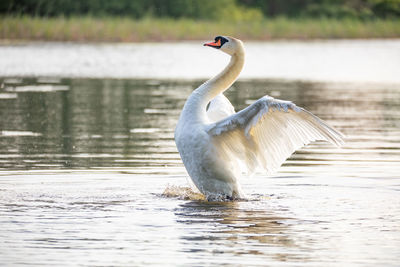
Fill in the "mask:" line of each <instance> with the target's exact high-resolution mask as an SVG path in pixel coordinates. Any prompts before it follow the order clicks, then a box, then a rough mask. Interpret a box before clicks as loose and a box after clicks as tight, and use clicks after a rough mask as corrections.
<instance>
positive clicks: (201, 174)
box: [175, 36, 343, 200]
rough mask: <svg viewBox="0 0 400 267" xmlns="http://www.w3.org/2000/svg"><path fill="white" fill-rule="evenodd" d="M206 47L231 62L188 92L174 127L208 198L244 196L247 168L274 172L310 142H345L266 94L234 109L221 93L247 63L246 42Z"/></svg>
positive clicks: (186, 159) (231, 41)
mask: <svg viewBox="0 0 400 267" xmlns="http://www.w3.org/2000/svg"><path fill="white" fill-rule="evenodd" d="M206 45H208V46H212V47H215V48H218V49H220V50H221V51H223V52H225V53H227V54H229V55H231V61H230V63H229V65H228V66H227V67H226V68H225V69H224V70H223V71H222V72H221V73H220V74H219V75H217V76H216V77H214V78H213V79H211V80H209V81H207V82H206V83H204V84H203V85H201V86H200V87H199V88H197V89H196V90H195V91H194V92H193V93H192V94H191V95H190V97H189V98H188V100H187V101H186V103H185V106H184V108H183V110H182V113H181V116H180V118H179V121H178V125H177V127H176V130H175V142H176V145H177V148H178V150H179V153H180V155H181V158H182V161H183V163H184V165H185V167H186V169H187V171H188V173H189V175H190V177H191V179H192V180H193V182H194V184H195V185H196V187H197V188H198V189H199V191H200V192H202V193H203V194H204V195H205V196H206V197H207V199H209V200H225V199H234V198H243V197H244V194H243V192H242V190H241V188H240V185H239V183H238V179H239V178H240V176H241V174H242V173H243V172H246V173H248V174H250V173H252V172H254V171H255V170H257V169H261V170H262V169H263V170H265V171H266V172H268V173H272V172H274V171H276V170H277V169H278V168H279V167H280V166H281V165H282V163H283V162H284V161H285V160H286V159H287V158H288V157H289V156H290V155H291V154H292V153H293V152H294V151H295V150H296V149H299V148H301V147H303V146H304V145H306V144H309V143H310V142H312V141H315V140H325V141H328V142H330V143H332V144H334V145H336V146H340V145H341V144H343V140H342V137H343V135H342V134H341V133H340V132H338V131H336V130H334V129H333V128H331V127H330V126H328V125H327V124H326V123H325V122H323V121H322V120H320V119H319V118H318V117H316V116H315V115H313V114H311V113H310V112H308V111H307V110H305V109H303V108H300V107H297V106H296V105H295V104H293V103H291V102H289V101H282V100H278V99H274V98H272V97H269V96H264V97H262V98H260V99H259V100H257V101H256V102H254V103H253V104H252V105H250V106H248V107H247V108H245V109H243V110H241V111H239V112H238V113H235V111H234V108H233V106H232V104H231V103H230V102H229V100H228V99H227V98H226V97H225V96H224V95H223V94H222V93H223V91H225V90H226V89H228V88H229V87H230V86H231V85H232V83H233V82H234V81H235V80H236V78H237V76H238V75H239V73H240V71H241V69H242V67H243V64H244V47H243V44H242V42H241V41H240V40H237V39H235V38H232V37H223V36H218V37H216V39H215V42H212V43H209V44H206ZM208 104H209V107H208V110H207V105H208Z"/></svg>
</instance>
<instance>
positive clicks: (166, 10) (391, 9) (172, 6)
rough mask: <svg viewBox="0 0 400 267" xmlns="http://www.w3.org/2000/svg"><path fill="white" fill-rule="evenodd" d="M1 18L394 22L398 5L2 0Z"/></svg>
mask: <svg viewBox="0 0 400 267" xmlns="http://www.w3.org/2000/svg"><path fill="white" fill-rule="evenodd" d="M0 14H2V15H15V16H18V15H31V16H39V17H56V16H65V17H70V16H96V17H98V16H124V17H131V18H135V19H140V18H143V17H166V18H176V19H179V18H192V19H203V20H229V19H234V20H241V19H247V20H251V19H260V18H269V17H278V16H284V17H290V18H292V17H294V18H298V17H307V18H309V17H312V18H319V17H325V18H338V19H341V18H355V19H374V18H386V19H387V18H389V19H390V18H399V17H400V0H285V1H282V0H2V1H0Z"/></svg>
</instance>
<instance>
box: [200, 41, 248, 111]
mask: <svg viewBox="0 0 400 267" xmlns="http://www.w3.org/2000/svg"><path fill="white" fill-rule="evenodd" d="M243 65H244V49H243V46H241V45H239V49H238V50H237V51H236V53H235V54H233V55H232V56H231V60H230V61H229V64H228V66H226V67H225V69H224V70H223V71H221V72H220V73H219V74H218V75H216V76H215V77H213V78H211V79H210V80H208V81H207V82H206V83H205V84H204V85H203V86H201V87H200V88H199V91H200V92H199V93H201V94H202V95H203V100H204V101H205V102H206V103H205V105H207V104H208V102H210V101H211V100H212V99H213V98H214V97H216V96H217V95H218V94H220V93H222V92H224V91H225V90H227V89H228V88H229V87H230V86H231V85H232V84H233V83H234V82H235V80H236V79H237V77H238V76H239V74H240V72H241V71H242V69H243Z"/></svg>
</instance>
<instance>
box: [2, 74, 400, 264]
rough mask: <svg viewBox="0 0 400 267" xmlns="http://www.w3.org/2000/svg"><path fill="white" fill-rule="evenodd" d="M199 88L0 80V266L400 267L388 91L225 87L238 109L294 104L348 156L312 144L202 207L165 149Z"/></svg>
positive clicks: (398, 107) (277, 84)
mask: <svg viewBox="0 0 400 267" xmlns="http://www.w3.org/2000/svg"><path fill="white" fill-rule="evenodd" d="M200 83H201V82H200V81H179V82H178V81H159V80H112V79H111V80H94V79H56V78H45V77H42V78H24V79H21V78H3V79H0V84H1V88H0V114H1V116H0V169H2V170H1V171H0V224H1V226H2V227H1V229H0V239H1V240H2V241H3V242H2V244H0V259H2V260H1V262H2V264H3V263H4V264H5V265H27V264H31V265H38V266H44V265H55V266H60V265H75V266H76V265H84V266H138V265H145V264H146V265H156V266H159V265H165V266H176V265H179V266H180V265H182V266H194V265H199V266H209V265H232V264H233V265H238V266H249V265H268V266H277V265H280V266H281V265H283V266H293V265H298V266H377V265H384V266H396V265H398V256H399V255H400V250H399V248H400V232H399V228H398V227H399V224H398V222H399V221H400V203H399V190H400V176H399V173H400V157H399V155H400V87H399V86H396V85H388V84H386V85H385V84H384V85H380V84H343V83H342V84H340V83H338V84H327V83H306V82H285V81H271V80H266V81H261V80H258V81H241V82H238V83H236V84H235V86H234V88H232V89H231V90H229V91H228V92H227V96H228V97H229V98H230V99H231V101H232V102H233V103H234V105H235V106H236V107H238V108H243V107H245V106H246V105H248V104H249V103H251V102H252V101H254V100H255V99H257V98H259V97H261V96H263V95H264V94H269V95H272V96H274V97H277V98H282V99H287V100H292V101H294V102H295V103H296V104H298V105H299V106H303V107H305V108H307V109H308V110H310V111H312V112H313V113H315V114H317V115H318V116H320V117H321V118H323V119H325V120H327V121H328V122H329V123H330V124H331V125H333V126H335V127H336V128H338V129H339V130H341V131H342V132H343V133H344V134H345V135H346V136H347V139H346V145H345V146H344V148H342V149H336V148H333V147H332V146H330V145H327V144H325V143H315V144H312V145H310V146H308V147H306V148H304V149H302V150H300V151H298V152H296V153H295V154H294V155H293V156H292V157H291V158H290V159H289V160H288V161H287V162H286V163H285V164H284V166H283V167H282V168H281V169H280V171H279V173H277V174H276V175H275V176H270V177H267V176H265V175H263V174H256V175H255V177H252V178H250V179H244V180H243V189H244V191H245V192H246V193H247V194H248V195H249V200H248V201H240V202H228V203H208V202H205V201H202V200H193V199H197V198H193V195H191V196H189V197H186V198H185V196H187V194H188V192H187V191H185V190H187V188H186V189H185V186H187V183H186V179H187V174H186V173H185V171H184V168H183V167H182V163H181V161H180V159H179V155H178V153H177V151H176V148H175V144H174V141H173V130H174V126H175V123H176V121H177V119H178V116H179V112H180V110H181V108H182V106H183V104H184V101H185V99H186V97H187V96H188V95H189V94H190V92H191V91H192V90H193V89H194V88H195V87H197V86H198V85H199V84H200ZM166 188H167V189H169V190H170V191H169V193H168V194H164V195H163V194H162V193H163V192H165V191H166ZM172 191H174V192H172ZM171 192H172V193H171ZM188 198H189V199H192V200H188Z"/></svg>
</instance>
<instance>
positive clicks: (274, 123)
mask: <svg viewBox="0 0 400 267" xmlns="http://www.w3.org/2000/svg"><path fill="white" fill-rule="evenodd" d="M206 131H207V132H208V133H209V134H210V135H211V136H212V140H213V143H214V145H215V147H216V148H217V151H218V153H219V156H220V157H222V158H223V159H224V160H227V161H230V162H237V164H238V165H241V166H243V163H245V164H244V167H245V169H244V171H247V172H248V173H251V172H253V171H255V170H256V169H257V168H262V169H265V170H266V171H267V172H268V173H272V172H274V171H276V169H278V168H279V167H280V165H281V164H282V163H283V162H284V161H285V160H286V159H287V158H288V157H289V156H290V155H291V154H292V153H293V152H294V151H295V150H297V149H299V148H301V147H303V146H304V145H306V144H309V143H311V142H312V141H316V140H325V141H328V142H330V143H332V144H334V145H336V146H340V145H342V144H343V140H342V138H343V135H342V134H341V133H340V132H338V131H336V130H335V129H333V128H331V127H330V126H328V125H327V124H326V123H325V122H324V121H322V120H321V119H319V118H318V117H317V116H315V115H313V114H312V113H310V112H308V111H307V110H305V109H303V108H300V107H297V106H296V105H295V104H293V103H291V102H289V101H282V100H278V99H274V98H272V97H269V96H264V97H262V98H261V99H259V100H257V101H256V102H254V103H253V104H252V105H250V106H248V107H247V108H245V109H243V110H242V111H240V112H238V113H236V114H233V115H231V116H229V117H227V118H225V119H223V120H220V121H218V122H215V123H212V124H210V125H208V126H207V128H206Z"/></svg>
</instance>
